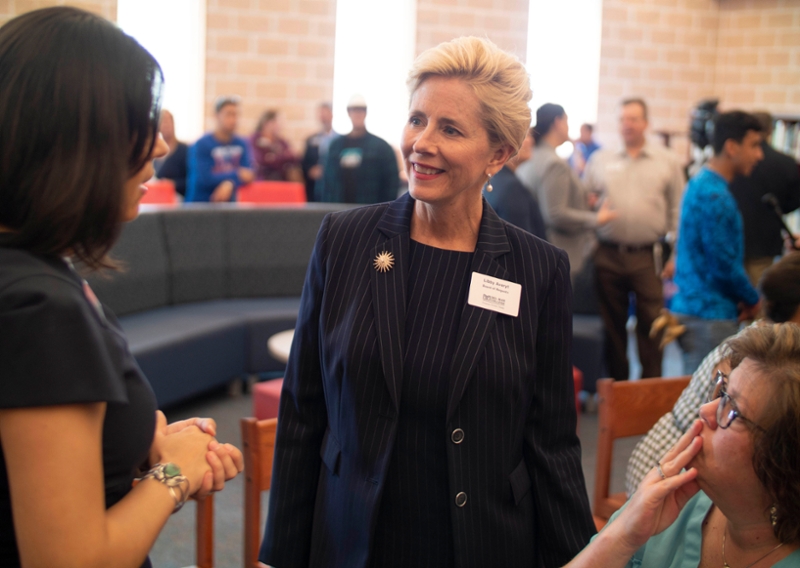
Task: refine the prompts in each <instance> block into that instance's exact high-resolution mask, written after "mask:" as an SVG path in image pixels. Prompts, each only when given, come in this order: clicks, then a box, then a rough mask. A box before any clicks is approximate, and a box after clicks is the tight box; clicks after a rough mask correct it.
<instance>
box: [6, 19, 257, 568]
mask: <svg viewBox="0 0 800 568" xmlns="http://www.w3.org/2000/svg"><path fill="white" fill-rule="evenodd" d="M0 75H2V77H3V81H2V82H0V163H1V164H2V167H0V442H1V443H2V453H0V566H3V567H15V566H25V567H26V568H27V567H39V566H43V567H44V566H46V567H52V566H59V567H80V568H87V567H88V568H93V567H98V568H99V567H109V566H114V567H134V568H135V567H137V566H149V565H150V564H149V561H148V560H147V553H148V551H149V550H150V548H151V546H152V545H153V542H154V541H155V539H156V537H157V535H158V533H159V531H160V530H161V528H162V527H163V526H164V524H165V523H166V521H167V519H168V518H169V515H170V514H171V513H172V512H174V511H175V510H177V509H179V508H180V507H181V506H182V505H183V503H184V502H185V501H186V499H187V498H188V497H190V496H196V497H202V496H203V495H205V494H207V493H208V492H209V491H211V490H212V489H215V490H218V489H221V488H222V487H223V486H224V483H225V480H226V479H230V478H231V477H233V476H234V475H236V473H238V471H240V470H241V468H242V460H241V453H240V452H239V451H238V450H236V449H235V448H233V447H232V446H230V445H227V444H225V445H222V444H219V443H217V442H216V441H215V440H214V439H213V437H212V436H213V434H214V431H215V425H214V423H213V421H211V420H201V419H191V420H187V421H183V422H180V423H175V424H172V425H167V423H166V419H165V417H164V415H163V414H162V413H160V412H157V411H156V401H155V397H154V395H153V392H152V390H151V389H150V386H149V384H148V383H147V380H146V379H145V378H144V376H143V375H142V373H141V371H140V370H139V368H138V366H137V364H136V362H135V360H134V359H133V357H132V355H131V353H130V351H129V349H128V346H127V342H126V340H125V337H124V336H123V334H122V332H121V329H120V327H119V325H118V323H117V321H116V319H115V318H114V316H113V314H111V313H110V312H109V311H108V310H107V309H105V308H104V307H103V306H102V305H101V304H100V303H99V302H98V300H97V298H96V297H95V296H94V294H93V293H92V291H91V290H90V289H89V287H88V285H87V284H86V282H85V281H83V279H82V278H81V277H80V276H79V275H78V274H77V272H76V271H75V269H74V268H73V266H72V261H76V262H80V263H81V264H82V265H83V266H85V267H87V268H89V269H94V268H99V267H102V266H112V264H113V263H111V262H110V261H109V260H108V259H107V257H106V255H107V253H108V251H109V250H110V248H111V247H112V246H113V243H114V241H115V239H116V237H117V235H118V234H119V231H120V229H121V225H122V223H123V222H124V221H128V220H131V219H133V218H135V217H136V215H137V214H138V205H139V200H140V199H141V197H142V194H143V192H144V188H143V187H142V184H143V183H144V182H145V181H147V179H148V178H149V177H151V176H152V175H153V165H152V162H153V159H154V158H157V157H160V156H163V155H164V154H166V151H167V147H166V143H165V142H164V141H163V139H162V138H161V137H157V136H156V132H158V116H159V96H158V93H159V92H160V86H161V81H162V78H161V70H160V68H159V66H158V63H156V61H155V60H154V59H153V58H152V56H151V55H150V54H149V53H147V52H146V51H145V50H144V49H142V48H141V47H140V46H139V45H138V44H137V43H136V41H135V40H133V39H132V38H130V37H128V36H126V35H125V34H124V33H122V32H121V31H120V30H119V29H118V28H117V27H116V26H114V25H113V24H111V23H109V22H107V21H105V20H103V19H102V18H99V17H97V16H94V15H92V14H89V13H86V12H83V11H80V10H76V9H72V8H49V9H45V10H40V11H35V12H29V13H27V14H24V15H22V16H19V17H17V18H15V19H13V20H11V21H10V22H8V23H7V24H5V25H4V26H3V27H2V28H0ZM137 478H138V479H139V481H138V482H137V483H136V484H135V487H132V485H133V484H134V480H135V479H137Z"/></svg>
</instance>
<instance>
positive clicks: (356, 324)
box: [260, 38, 594, 568]
mask: <svg viewBox="0 0 800 568" xmlns="http://www.w3.org/2000/svg"><path fill="white" fill-rule="evenodd" d="M408 83H409V87H410V92H411V100H410V105H409V112H408V120H407V122H406V125H405V127H404V129H403V138H402V145H401V146H402V153H403V158H404V163H405V168H406V173H407V174H408V180H409V193H408V194H407V195H405V196H403V197H401V198H399V199H397V200H396V201H393V202H390V203H382V204H379V205H373V206H368V207H363V208H360V209H355V210H350V211H345V212H340V213H335V214H332V215H329V216H328V217H326V218H325V220H324V221H323V224H322V227H321V229H320V232H319V235H318V237H317V243H316V246H315V249H314V252H313V255H312V259H311V263H310V266H309V270H308V274H307V277H306V283H305V287H304V291H303V299H302V305H301V309H300V315H299V318H298V324H297V330H296V332H295V340H294V344H293V346H292V352H291V355H290V359H289V363H288V367H287V371H286V378H285V380H284V391H283V394H282V396H281V408H280V421H279V423H278V438H277V444H276V454H275V465H274V470H273V485H272V491H271V494H270V504H269V514H268V522H267V528H266V533H265V538H264V542H263V546H262V550H261V555H260V559H261V561H262V562H265V563H267V564H269V565H271V566H276V567H278V568H283V567H287V568H288V567H293V568H294V567H299V566H314V567H317V566H320V567H321V566H325V567H342V568H344V567H347V568H361V567H367V566H376V567H377V566H380V567H393V566H408V567H411V566H414V567H417V568H419V567H425V566H431V567H437V568H441V567H447V566H458V567H467V566H503V567H505V568H514V567H522V566H525V567H529V566H556V565H561V564H563V563H565V562H567V561H568V560H569V559H570V558H572V557H573V556H574V555H575V554H576V553H577V552H578V551H579V550H580V549H581V548H582V547H583V545H584V544H585V543H586V542H587V541H588V539H589V538H590V536H591V535H592V534H593V532H594V529H593V523H592V519H591V515H590V513H589V506H588V502H587V498H586V488H585V486H584V479H583V474H582V472H581V464H580V445H579V442H578V439H577V437H576V435H575V421H576V417H575V401H574V390H573V384H572V378H571V377H572V375H571V367H570V357H569V350H570V337H571V336H570V329H571V327H570V326H571V311H570V296H571V291H570V280H569V262H568V260H567V256H566V254H565V253H564V252H563V251H561V250H558V249H556V248H555V247H553V246H551V245H549V244H547V243H546V242H544V241H542V240H540V239H537V238H535V237H533V236H532V235H530V234H529V233H526V232H524V231H522V230H521V229H518V228H517V227H514V226H513V225H509V224H507V223H505V222H504V221H502V220H500V218H499V217H498V216H497V215H496V214H495V212H494V211H493V210H492V209H491V207H489V205H488V204H487V203H486V202H485V200H483V198H482V197H481V190H482V188H483V186H484V184H486V182H487V180H489V179H490V178H491V176H493V175H494V174H495V173H497V172H498V171H499V170H500V169H501V168H502V167H503V165H504V164H505V163H506V161H507V160H508V159H509V158H510V157H512V156H513V155H514V154H515V153H516V152H517V150H518V149H519V147H520V145H521V144H522V142H523V139H524V138H525V134H526V132H527V130H528V127H529V125H530V110H529V108H528V101H529V100H530V98H531V91H530V88H529V86H528V75H527V73H526V72H525V69H524V68H523V66H522V64H521V63H520V62H519V61H518V60H517V59H516V58H514V57H513V56H510V55H508V54H506V53H504V52H502V51H501V50H499V49H498V48H497V47H496V46H495V45H493V44H492V43H490V42H489V41H486V40H482V39H477V38H461V39H457V40H453V41H451V42H448V43H444V44H442V45H440V46H438V47H436V48H433V49H431V50H429V51H426V52H425V53H423V54H422V55H420V57H419V58H418V59H417V61H416V63H415V64H414V67H413V69H412V70H411V74H410V78H409V81H408Z"/></svg>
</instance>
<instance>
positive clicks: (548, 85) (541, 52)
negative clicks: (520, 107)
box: [527, 0, 602, 138]
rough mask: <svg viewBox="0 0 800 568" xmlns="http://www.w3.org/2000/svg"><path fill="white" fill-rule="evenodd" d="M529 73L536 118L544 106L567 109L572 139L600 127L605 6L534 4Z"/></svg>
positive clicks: (581, 0)
mask: <svg viewBox="0 0 800 568" xmlns="http://www.w3.org/2000/svg"><path fill="white" fill-rule="evenodd" d="M529 10H530V11H529V14H528V54H527V68H528V72H529V73H530V74H531V86H532V88H533V100H532V101H531V107H532V109H533V112H534V121H535V113H536V109H537V108H539V107H540V106H542V105H543V104H544V103H555V104H559V105H561V106H563V107H564V110H565V111H566V112H567V116H568V117H569V133H570V137H572V138H577V137H578V135H579V134H580V126H581V124H583V123H585V122H588V123H590V124H594V123H595V122H597V92H598V88H599V83H600V38H601V29H602V0H559V1H558V2H551V1H548V0H531V1H530V8H529Z"/></svg>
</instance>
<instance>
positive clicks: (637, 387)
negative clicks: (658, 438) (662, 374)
mask: <svg viewBox="0 0 800 568" xmlns="http://www.w3.org/2000/svg"><path fill="white" fill-rule="evenodd" d="M690 379H691V377H690V376H685V377H675V378H667V379H662V378H658V379H641V380H639V381H614V380H613V379H601V380H599V381H597V395H598V398H599V402H598V406H597V409H598V410H597V412H598V423H599V427H600V431H599V433H598V437H597V469H596V471H595V478H594V505H593V509H594V517H595V524H596V525H598V530H599V529H600V528H601V527H602V525H605V523H606V522H607V521H608V519H609V517H611V515H612V514H613V513H614V512H615V511H616V510H617V509H619V508H620V507H622V505H623V504H624V503H625V500H626V499H627V497H626V495H625V492H621V493H615V494H613V495H611V494H610V488H611V463H612V453H613V449H614V440H616V439H617V438H627V437H629V436H641V435H643V434H646V433H647V432H648V431H649V430H650V428H652V427H653V425H654V424H655V423H656V422H658V420H659V419H660V418H661V417H662V416H663V415H664V414H666V413H667V412H670V411H671V410H672V407H673V406H674V405H675V402H676V401H677V400H678V397H679V396H680V394H681V393H682V392H683V389H685V388H686V385H688V384H689V380H690Z"/></svg>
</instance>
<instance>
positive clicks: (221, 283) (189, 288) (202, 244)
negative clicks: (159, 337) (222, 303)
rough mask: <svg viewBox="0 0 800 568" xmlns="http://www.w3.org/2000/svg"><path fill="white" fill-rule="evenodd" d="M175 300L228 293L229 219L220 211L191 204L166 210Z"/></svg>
mask: <svg viewBox="0 0 800 568" xmlns="http://www.w3.org/2000/svg"><path fill="white" fill-rule="evenodd" d="M161 216H162V218H163V222H164V235H165V238H166V246H167V251H168V252H169V266H170V272H171V274H172V279H171V282H170V292H171V294H170V296H171V300H172V303H173V304H184V303H187V302H200V301H203V300H215V299H218V298H225V297H226V296H227V280H228V279H227V270H228V266H227V264H228V263H227V260H226V258H225V248H226V247H225V241H226V239H227V237H226V234H225V223H224V220H223V216H222V215H221V214H220V212H219V211H215V210H213V209H209V208H197V207H191V206H187V207H185V208H180V209H174V210H168V211H163V212H162V213H161Z"/></svg>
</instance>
